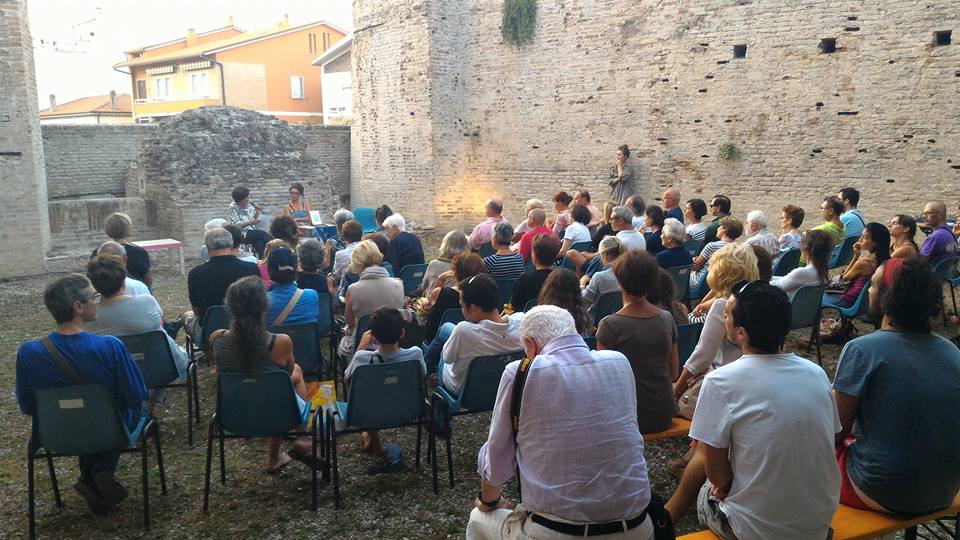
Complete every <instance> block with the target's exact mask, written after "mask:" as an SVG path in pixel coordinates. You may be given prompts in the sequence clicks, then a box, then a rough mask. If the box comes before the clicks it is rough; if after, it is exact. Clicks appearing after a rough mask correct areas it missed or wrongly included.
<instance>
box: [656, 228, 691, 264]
mask: <svg viewBox="0 0 960 540" xmlns="http://www.w3.org/2000/svg"><path fill="white" fill-rule="evenodd" d="M660 231H661V235H660V242H662V243H663V248H664V249H663V251H661V252H660V253H657V266H659V267H660V268H673V267H675V266H691V265H693V257H691V256H690V252H689V251H687V250H686V249H685V248H684V247H683V239H684V237H685V236H686V235H687V229H686V228H685V227H684V226H683V223H680V220H678V219H676V218H667V219H665V220H664V221H663V228H662V229H661V230H660Z"/></svg>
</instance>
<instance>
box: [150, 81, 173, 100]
mask: <svg viewBox="0 0 960 540" xmlns="http://www.w3.org/2000/svg"><path fill="white" fill-rule="evenodd" d="M154 84H155V88H156V92H155V93H154V94H155V95H154V96H153V97H154V98H156V99H170V94H171V90H172V84H171V81H170V77H157V78H156V79H154Z"/></svg>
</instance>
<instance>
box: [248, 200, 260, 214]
mask: <svg viewBox="0 0 960 540" xmlns="http://www.w3.org/2000/svg"><path fill="white" fill-rule="evenodd" d="M250 206H252V207H253V209H254V210H256V211H257V212H260V213H261V214H262V213H263V208H260V206H259V205H258V204H257V203H255V202H253V201H250Z"/></svg>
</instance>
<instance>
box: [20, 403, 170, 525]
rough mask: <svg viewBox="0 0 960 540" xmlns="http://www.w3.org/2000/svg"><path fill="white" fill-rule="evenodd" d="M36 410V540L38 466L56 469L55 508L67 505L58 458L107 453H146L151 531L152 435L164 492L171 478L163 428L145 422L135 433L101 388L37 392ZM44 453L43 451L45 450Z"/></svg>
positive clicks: (32, 503) (31, 452) (31, 490)
mask: <svg viewBox="0 0 960 540" xmlns="http://www.w3.org/2000/svg"><path fill="white" fill-rule="evenodd" d="M34 403H35V404H36V410H35V411H34V415H33V418H32V422H33V425H32V428H31V435H30V440H29V442H28V443H27V516H28V520H29V522H30V524H29V534H30V538H34V537H35V536H36V495H35V485H34V484H35V481H34V476H35V475H34V461H35V460H38V459H45V460H46V461H47V467H48V469H49V470H50V483H51V484H52V486H53V498H54V503H55V504H56V506H58V507H62V506H63V502H62V501H61V500H60V488H59V485H58V484H57V476H56V470H55V469H54V466H53V458H57V457H74V456H83V455H87V454H96V453H100V452H107V451H118V452H121V453H132V452H136V453H138V454H140V476H141V480H140V482H141V489H142V491H143V527H144V529H146V530H150V490H149V485H148V480H149V478H150V475H149V474H148V472H147V456H148V454H149V445H148V444H147V439H148V438H150V437H151V436H152V437H153V440H154V445H155V449H156V452H157V468H158V469H159V472H160V490H161V493H163V494H164V495H166V494H167V477H166V473H165V471H164V468H163V450H162V449H161V447H160V428H159V426H158V425H157V424H156V423H154V421H153V420H151V419H149V418H146V417H143V418H141V419H140V421H139V422H138V423H137V425H136V426H134V428H133V429H132V430H131V429H129V428H128V426H127V425H126V424H125V423H124V421H123V416H122V415H121V414H120V410H119V409H118V408H117V405H116V401H115V400H114V397H113V395H112V394H111V393H110V392H109V391H108V390H107V389H106V388H104V387H102V386H98V385H87V384H85V385H72V386H62V387H59V388H47V389H41V390H35V391H34ZM41 449H42V451H41Z"/></svg>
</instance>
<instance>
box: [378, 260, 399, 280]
mask: <svg viewBox="0 0 960 540" xmlns="http://www.w3.org/2000/svg"><path fill="white" fill-rule="evenodd" d="M380 268H383V269H384V270H386V271H387V274H389V275H390V277H397V272H396V271H394V269H393V265H392V264H390V262H389V261H383V262H381V263H380Z"/></svg>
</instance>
